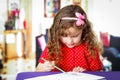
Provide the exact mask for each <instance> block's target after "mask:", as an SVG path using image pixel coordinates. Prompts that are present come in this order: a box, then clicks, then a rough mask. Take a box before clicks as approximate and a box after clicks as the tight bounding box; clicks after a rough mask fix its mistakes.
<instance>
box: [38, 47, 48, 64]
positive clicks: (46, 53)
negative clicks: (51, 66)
mask: <svg viewBox="0 0 120 80" xmlns="http://www.w3.org/2000/svg"><path fill="white" fill-rule="evenodd" d="M41 58H44V59H46V60H47V59H48V48H47V47H45V49H44V51H43V52H42V54H41V56H40V58H39V62H40V63H44V61H43V60H42V59H41Z"/></svg>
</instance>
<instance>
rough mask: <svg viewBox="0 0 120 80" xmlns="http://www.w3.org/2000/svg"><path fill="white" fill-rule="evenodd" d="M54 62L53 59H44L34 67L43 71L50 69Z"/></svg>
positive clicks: (52, 67)
mask: <svg viewBox="0 0 120 80" xmlns="http://www.w3.org/2000/svg"><path fill="white" fill-rule="evenodd" d="M54 65H55V62H54V61H51V62H49V61H45V62H44V63H39V64H38V66H37V67H36V71H40V72H44V71H51V70H53V69H54Z"/></svg>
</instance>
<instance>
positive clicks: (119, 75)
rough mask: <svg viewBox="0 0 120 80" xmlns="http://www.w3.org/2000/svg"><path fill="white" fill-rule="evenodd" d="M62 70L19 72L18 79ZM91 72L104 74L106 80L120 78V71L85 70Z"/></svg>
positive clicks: (118, 79)
mask: <svg viewBox="0 0 120 80" xmlns="http://www.w3.org/2000/svg"><path fill="white" fill-rule="evenodd" d="M58 73H60V72H21V73H18V75H17V77H16V80H24V79H27V78H32V77H37V76H44V75H52V74H58ZM84 73H89V74H94V75H98V76H104V77H105V78H106V80H120V71H111V72H84Z"/></svg>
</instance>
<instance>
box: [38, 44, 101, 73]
mask: <svg viewBox="0 0 120 80" xmlns="http://www.w3.org/2000/svg"><path fill="white" fill-rule="evenodd" d="M61 50H62V59H61V60H60V66H59V67H60V68H61V69H63V70H64V71H66V72H68V71H72V70H73V68H75V67H78V66H79V67H82V68H84V69H86V70H87V71H97V70H102V62H101V60H100V58H99V55H98V52H97V50H96V51H95V52H96V57H94V58H93V57H92V56H90V55H89V52H88V50H87V47H86V44H84V43H82V44H81V45H79V46H75V47H73V48H68V47H67V46H65V45H64V46H62V49H61ZM42 57H43V58H45V59H48V54H47V48H45V50H44V52H43V53H42V55H41V58H42ZM39 62H41V63H43V61H42V60H41V59H39Z"/></svg>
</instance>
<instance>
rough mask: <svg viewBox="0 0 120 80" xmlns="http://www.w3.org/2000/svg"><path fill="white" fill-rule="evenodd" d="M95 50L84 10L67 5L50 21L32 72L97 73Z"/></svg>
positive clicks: (90, 28) (96, 51) (94, 38)
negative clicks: (50, 24) (41, 51)
mask: <svg viewBox="0 0 120 80" xmlns="http://www.w3.org/2000/svg"><path fill="white" fill-rule="evenodd" d="M99 48H100V47H99V45H98V42H97V38H96V37H95V34H94V32H93V30H92V27H91V23H90V22H89V20H88V18H87V15H86V13H85V11H84V10H83V9H82V8H81V7H80V6H78V5H68V6H66V7H64V8H62V9H61V10H60V11H59V12H58V13H57V14H56V16H55V18H54V22H53V24H52V26H51V28H50V29H49V33H48V43H47V46H46V48H45V50H44V51H43V53H42V55H41V56H40V59H39V64H38V66H37V68H36V71H59V70H57V69H56V68H55V66H57V67H59V68H61V69H62V70H63V71H65V72H68V71H74V72H82V71H100V70H102V62H101V60H100V56H99V55H100V52H99V50H100V49H99ZM42 58H44V59H46V60H42Z"/></svg>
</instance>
